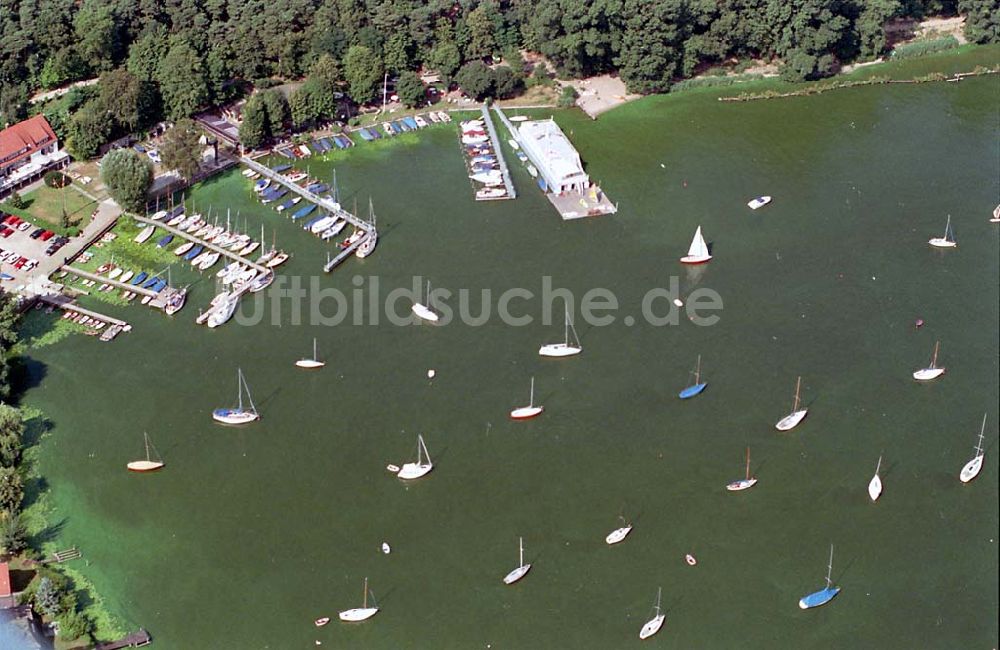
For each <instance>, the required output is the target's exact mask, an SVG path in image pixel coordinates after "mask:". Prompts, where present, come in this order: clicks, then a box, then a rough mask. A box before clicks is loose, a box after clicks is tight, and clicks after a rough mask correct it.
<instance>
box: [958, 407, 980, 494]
mask: <svg viewBox="0 0 1000 650" xmlns="http://www.w3.org/2000/svg"><path fill="white" fill-rule="evenodd" d="M985 432H986V414H985V413H983V426H982V427H980V429H979V442H977V443H976V455H975V456H973V457H972V460H970V461H969V462H967V463H966V464H965V467H963V468H962V473H961V474H959V475H958V478H959V479H960V480H961V481H962V483H968V482H969V481H971V480H972V479H974V478H976V477H977V476H979V472H980V471H981V470H982V469H983V458H984V457H985V456H986V454H985V453H984V452H983V434H984V433H985Z"/></svg>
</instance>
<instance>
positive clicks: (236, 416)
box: [212, 409, 260, 424]
mask: <svg viewBox="0 0 1000 650" xmlns="http://www.w3.org/2000/svg"><path fill="white" fill-rule="evenodd" d="M212 419H213V420H215V421H216V422H221V423H222V424H249V423H250V422H253V421H255V420H259V419H260V415H259V414H258V413H254V412H253V411H240V410H238V409H215V410H214V411H212Z"/></svg>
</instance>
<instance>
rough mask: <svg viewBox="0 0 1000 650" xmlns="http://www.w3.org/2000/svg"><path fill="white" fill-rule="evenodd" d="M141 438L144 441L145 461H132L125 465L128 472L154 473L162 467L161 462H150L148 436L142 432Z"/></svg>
mask: <svg viewBox="0 0 1000 650" xmlns="http://www.w3.org/2000/svg"><path fill="white" fill-rule="evenodd" d="M142 437H143V439H144V440H145V441H146V460H133V461H132V462H131V463H129V464H128V465H126V467H128V470H129V471H130V472H154V471H156V470H158V469H160V468H161V467H163V461H160V460H152V458H151V457H150V455H149V446H150V445H149V435H147V434H146V432H143V434H142ZM154 451H155V450H154Z"/></svg>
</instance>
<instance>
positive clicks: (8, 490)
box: [0, 467, 24, 512]
mask: <svg viewBox="0 0 1000 650" xmlns="http://www.w3.org/2000/svg"><path fill="white" fill-rule="evenodd" d="M22 499H24V479H23V478H22V477H21V472H19V471H17V468H16V467H0V510H8V511H10V512H15V511H17V510H19V509H20V507H21V500H22Z"/></svg>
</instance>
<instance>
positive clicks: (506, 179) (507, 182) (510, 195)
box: [482, 104, 517, 199]
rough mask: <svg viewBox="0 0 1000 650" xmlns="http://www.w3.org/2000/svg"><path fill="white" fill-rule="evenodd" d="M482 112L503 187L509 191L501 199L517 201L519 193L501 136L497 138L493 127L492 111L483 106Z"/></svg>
mask: <svg viewBox="0 0 1000 650" xmlns="http://www.w3.org/2000/svg"><path fill="white" fill-rule="evenodd" d="M482 110H483V124H485V125H486V130H487V131H488V132H489V134H490V142H492V143H493V152H494V155H495V156H496V157H497V162H498V163H500V174H501V175H502V176H503V186H504V188H506V190H507V195H506V196H502V197H499V198H503V199H516V198H517V191H515V190H514V181H513V180H511V177H510V170H509V169H507V161H506V160H504V157H503V150H502V149H501V148H500V138H499V136H497V130H496V127H494V126H493V119H492V118H491V117H490V109H489V107H488V106H487V105H486V104H483V109H482ZM498 113H499V111H498ZM501 115H502V113H501ZM505 119H506V118H505Z"/></svg>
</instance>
